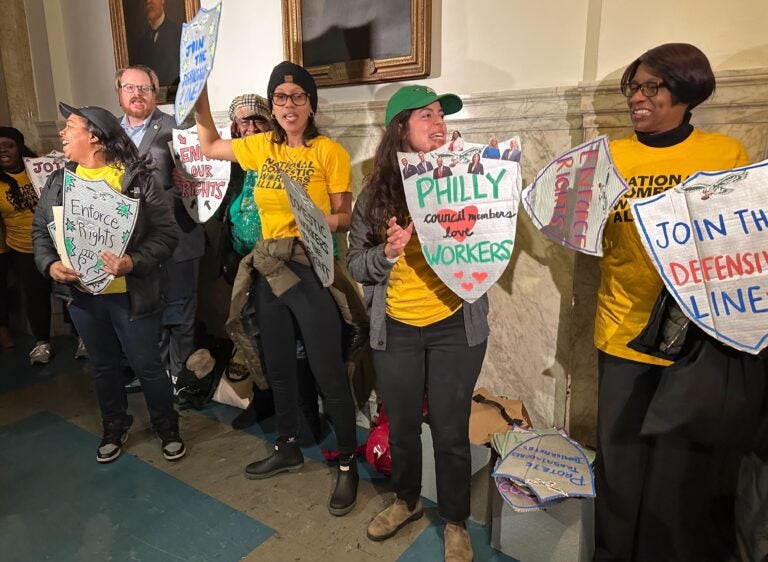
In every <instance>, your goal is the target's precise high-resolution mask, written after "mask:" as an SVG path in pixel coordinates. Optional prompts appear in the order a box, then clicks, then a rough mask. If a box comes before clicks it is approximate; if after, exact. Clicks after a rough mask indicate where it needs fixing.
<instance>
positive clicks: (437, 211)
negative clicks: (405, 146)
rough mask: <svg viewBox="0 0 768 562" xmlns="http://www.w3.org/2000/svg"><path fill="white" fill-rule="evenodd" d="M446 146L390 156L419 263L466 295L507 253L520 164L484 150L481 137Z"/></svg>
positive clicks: (498, 270) (472, 295)
mask: <svg viewBox="0 0 768 562" xmlns="http://www.w3.org/2000/svg"><path fill="white" fill-rule="evenodd" d="M447 147H448V145H445V146H443V147H441V148H440V149H437V150H435V151H433V152H430V153H427V154H425V153H421V152H420V153H418V154H416V153H405V152H399V153H398V155H397V158H398V162H400V163H401V168H400V172H401V175H402V178H403V187H404V188H405V197H406V200H407V203H408V211H409V212H410V214H411V218H412V220H413V223H414V225H415V227H416V232H417V234H418V236H419V241H420V242H421V249H422V252H423V254H424V257H425V258H426V260H427V263H428V264H429V266H430V267H431V268H432V269H433V270H434V272H435V273H436V274H437V276H438V277H439V278H440V279H441V280H442V281H443V283H445V284H446V286H447V287H448V288H450V289H451V290H452V291H453V292H454V293H456V294H457V295H458V296H459V297H461V298H462V299H464V300H465V301H467V302H474V301H476V300H477V299H479V298H480V297H481V296H482V295H483V294H485V293H486V291H488V289H490V288H491V286H493V284H494V283H496V281H497V280H498V279H499V277H500V276H501V274H502V273H504V270H505V269H506V268H507V264H508V263H509V259H510V258H511V257H512V247H513V246H514V243H515V228H516V225H517V207H518V205H519V203H520V190H521V177H520V164H519V163H518V162H515V161H509V160H501V159H499V157H498V156H496V157H495V158H484V157H483V156H482V154H481V152H482V150H483V147H484V145H481V144H471V143H466V144H465V145H464V150H463V151H461V152H449V151H448V150H447ZM497 152H498V151H497ZM401 226H403V227H405V226H406V225H401Z"/></svg>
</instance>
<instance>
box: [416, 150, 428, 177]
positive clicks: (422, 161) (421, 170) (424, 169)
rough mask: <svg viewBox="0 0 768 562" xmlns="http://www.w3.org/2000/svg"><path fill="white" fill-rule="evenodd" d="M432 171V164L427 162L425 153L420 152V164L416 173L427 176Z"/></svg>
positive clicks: (417, 165)
mask: <svg viewBox="0 0 768 562" xmlns="http://www.w3.org/2000/svg"><path fill="white" fill-rule="evenodd" d="M431 169H432V163H431V162H429V161H427V159H426V157H425V156H424V153H423V152H419V163H418V164H416V171H417V172H418V173H419V175H421V174H426V173H427V172H429V171H430V170H431Z"/></svg>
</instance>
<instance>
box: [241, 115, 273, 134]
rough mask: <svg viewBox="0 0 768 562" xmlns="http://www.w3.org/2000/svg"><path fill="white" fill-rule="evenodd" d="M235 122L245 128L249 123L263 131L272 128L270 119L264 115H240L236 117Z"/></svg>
mask: <svg viewBox="0 0 768 562" xmlns="http://www.w3.org/2000/svg"><path fill="white" fill-rule="evenodd" d="M235 123H237V124H238V125H239V126H240V127H243V128H244V129H245V128H247V127H248V126H249V125H253V126H254V127H255V128H257V129H259V130H261V131H268V130H269V128H270V125H269V121H267V119H265V118H264V117H262V116H261V115H251V116H250V117H243V118H240V117H238V118H237V119H235Z"/></svg>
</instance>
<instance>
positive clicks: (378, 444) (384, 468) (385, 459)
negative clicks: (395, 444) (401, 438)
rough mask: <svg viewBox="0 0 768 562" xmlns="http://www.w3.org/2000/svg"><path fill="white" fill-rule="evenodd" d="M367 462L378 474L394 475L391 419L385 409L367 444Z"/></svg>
mask: <svg viewBox="0 0 768 562" xmlns="http://www.w3.org/2000/svg"><path fill="white" fill-rule="evenodd" d="M365 460H367V461H368V464H370V465H371V466H372V467H373V468H375V469H376V470H377V471H378V472H381V473H382V474H385V475H386V476H389V475H390V474H392V455H391V454H390V452H389V419H388V418H387V414H385V413H384V408H382V409H381V411H380V412H379V416H378V418H377V419H376V426H375V427H373V428H371V432H370V433H369V434H368V441H367V442H366V444H365Z"/></svg>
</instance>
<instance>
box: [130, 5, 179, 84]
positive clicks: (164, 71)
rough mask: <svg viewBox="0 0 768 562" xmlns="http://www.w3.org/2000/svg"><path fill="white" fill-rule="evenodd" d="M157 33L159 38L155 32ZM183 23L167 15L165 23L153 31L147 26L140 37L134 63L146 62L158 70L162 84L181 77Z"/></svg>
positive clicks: (171, 82)
mask: <svg viewBox="0 0 768 562" xmlns="http://www.w3.org/2000/svg"><path fill="white" fill-rule="evenodd" d="M155 33H157V39H154V34H155ZM180 46H181V24H180V23H179V22H177V21H174V20H172V19H170V18H169V17H168V14H166V15H165V21H163V24H162V25H161V26H160V27H158V28H157V30H156V31H153V30H152V28H151V27H147V30H146V31H145V32H144V35H142V36H141V39H139V46H138V48H137V51H136V53H137V54H136V60H135V61H131V63H132V64H146V65H147V66H148V67H150V68H151V69H153V70H154V71H155V72H157V77H158V78H159V79H160V85H161V86H168V85H170V84H173V83H174V82H176V80H177V79H178V78H179V48H180Z"/></svg>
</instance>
